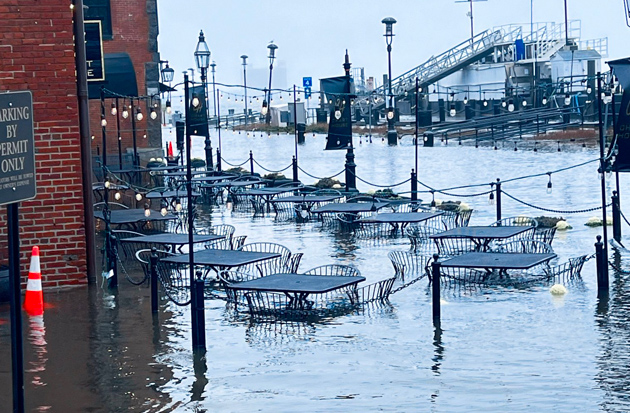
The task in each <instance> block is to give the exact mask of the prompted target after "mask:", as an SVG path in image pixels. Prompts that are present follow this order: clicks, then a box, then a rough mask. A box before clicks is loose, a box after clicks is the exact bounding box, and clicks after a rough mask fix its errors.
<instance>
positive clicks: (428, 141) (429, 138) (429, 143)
mask: <svg viewBox="0 0 630 413" xmlns="http://www.w3.org/2000/svg"><path fill="white" fill-rule="evenodd" d="M434 139H435V138H434V135H433V132H431V131H426V132H425V133H424V139H423V141H424V143H423V145H424V146H426V147H429V148H432V147H433V141H434Z"/></svg>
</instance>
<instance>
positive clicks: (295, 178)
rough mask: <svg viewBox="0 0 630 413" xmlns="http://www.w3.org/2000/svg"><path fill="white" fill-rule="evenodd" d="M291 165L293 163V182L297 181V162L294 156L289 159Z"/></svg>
mask: <svg viewBox="0 0 630 413" xmlns="http://www.w3.org/2000/svg"><path fill="white" fill-rule="evenodd" d="M291 165H293V182H298V163H297V158H296V157H295V156H294V157H293V160H292V161H291Z"/></svg>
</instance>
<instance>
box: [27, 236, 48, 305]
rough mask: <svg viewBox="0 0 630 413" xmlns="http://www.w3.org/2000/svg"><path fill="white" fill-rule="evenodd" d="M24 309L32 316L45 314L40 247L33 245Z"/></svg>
mask: <svg viewBox="0 0 630 413" xmlns="http://www.w3.org/2000/svg"><path fill="white" fill-rule="evenodd" d="M24 310H25V311H26V312H27V313H28V315H30V316H36V315H42V314H44V294H43V293H42V273H41V270H40V267H39V247H33V252H32V253H31V267H30V269H29V270H28V283H27V284H26V297H24Z"/></svg>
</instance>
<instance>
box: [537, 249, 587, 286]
mask: <svg viewBox="0 0 630 413" xmlns="http://www.w3.org/2000/svg"><path fill="white" fill-rule="evenodd" d="M588 259H589V256H587V255H581V256H579V257H574V258H569V260H568V261H567V262H564V263H562V264H559V265H555V266H553V267H548V268H546V272H547V275H548V276H549V278H554V279H555V280H556V281H557V282H568V281H572V280H575V279H577V278H581V272H582V267H583V266H584V263H585V262H586V261H588Z"/></svg>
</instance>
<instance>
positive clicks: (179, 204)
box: [175, 199, 182, 212]
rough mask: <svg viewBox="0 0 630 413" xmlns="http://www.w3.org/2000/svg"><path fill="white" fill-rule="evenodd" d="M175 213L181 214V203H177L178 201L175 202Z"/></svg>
mask: <svg viewBox="0 0 630 413" xmlns="http://www.w3.org/2000/svg"><path fill="white" fill-rule="evenodd" d="M175 211H177V212H182V203H181V202H180V201H179V199H177V200H176V201H175Z"/></svg>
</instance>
